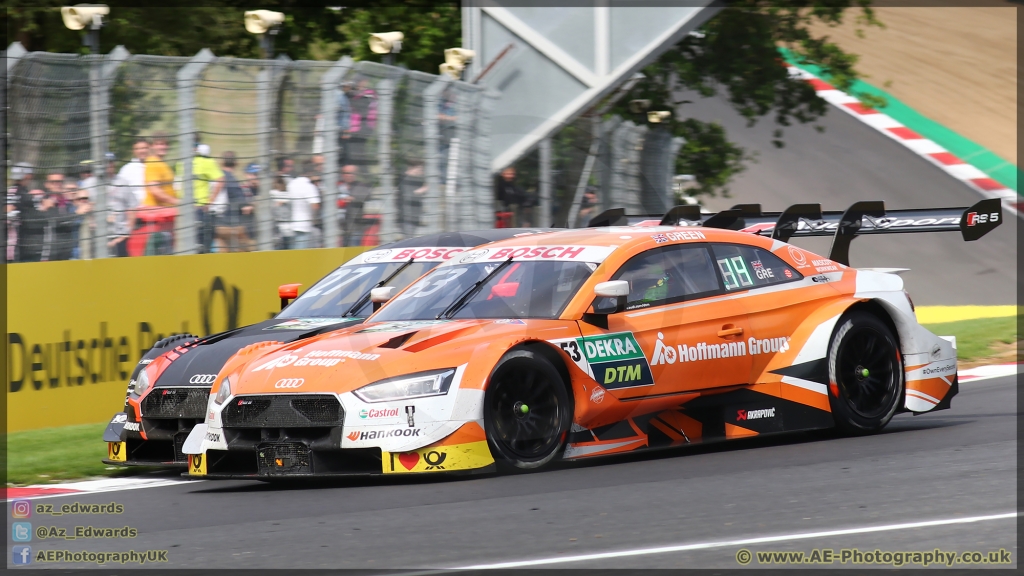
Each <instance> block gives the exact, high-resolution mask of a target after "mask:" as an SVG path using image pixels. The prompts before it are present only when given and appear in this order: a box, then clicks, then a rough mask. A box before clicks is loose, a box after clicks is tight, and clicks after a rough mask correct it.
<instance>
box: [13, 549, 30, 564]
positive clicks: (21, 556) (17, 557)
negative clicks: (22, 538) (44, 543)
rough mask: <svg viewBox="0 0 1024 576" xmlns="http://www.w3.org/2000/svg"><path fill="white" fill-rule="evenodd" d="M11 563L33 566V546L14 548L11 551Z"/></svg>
mask: <svg viewBox="0 0 1024 576" xmlns="http://www.w3.org/2000/svg"><path fill="white" fill-rule="evenodd" d="M11 562H13V563H14V564H31V563H32V547H31V546H14V547H12V549H11Z"/></svg>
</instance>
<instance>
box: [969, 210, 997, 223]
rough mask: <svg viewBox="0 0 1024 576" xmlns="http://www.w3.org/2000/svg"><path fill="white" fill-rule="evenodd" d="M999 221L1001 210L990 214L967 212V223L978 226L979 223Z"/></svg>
mask: <svg viewBox="0 0 1024 576" xmlns="http://www.w3.org/2000/svg"><path fill="white" fill-rule="evenodd" d="M989 222H991V223H993V224H994V223H996V222H999V212H991V213H989V214H978V213H977V212H968V213H967V225H968V226H977V225H978V224H986V223H989Z"/></svg>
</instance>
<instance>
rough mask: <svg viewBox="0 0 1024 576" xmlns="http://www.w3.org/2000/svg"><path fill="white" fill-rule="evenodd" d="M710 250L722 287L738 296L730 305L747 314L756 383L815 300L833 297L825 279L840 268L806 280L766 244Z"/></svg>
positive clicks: (715, 246)
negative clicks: (718, 271) (811, 280)
mask: <svg viewBox="0 0 1024 576" xmlns="http://www.w3.org/2000/svg"><path fill="white" fill-rule="evenodd" d="M711 250H712V254H713V255H714V257H715V262H716V264H717V265H718V267H719V269H720V270H721V272H722V276H723V280H724V286H725V289H726V292H728V293H731V294H735V295H736V296H738V298H736V305H737V306H739V307H742V309H743V310H744V311H746V313H747V314H748V316H749V319H750V329H751V330H750V333H749V334H748V336H747V338H748V340H747V352H748V353H749V354H750V358H751V374H750V381H751V382H756V381H757V380H758V378H759V376H760V375H761V373H762V372H763V371H764V370H765V368H766V367H767V366H768V364H769V363H770V362H771V361H772V359H773V358H774V357H775V356H776V355H777V354H780V353H785V352H787V351H788V350H789V349H790V347H791V342H790V340H791V338H792V336H793V332H794V330H795V329H796V327H797V326H798V325H800V324H801V323H802V322H804V320H805V319H806V318H807V317H808V316H810V315H811V313H812V312H813V311H814V310H815V309H817V308H818V307H819V306H820V305H821V299H822V298H834V297H835V296H836V291H835V290H834V289H833V288H832V287H831V286H830V285H829V282H831V281H834V278H833V276H834V275H835V274H841V272H836V273H832V274H826V275H818V276H816V277H815V279H814V280H815V281H814V282H813V283H810V284H809V283H807V282H804V281H803V280H804V277H803V275H801V274H800V273H799V272H798V271H797V270H796V269H794V268H793V267H791V266H789V265H788V264H786V263H785V262H783V260H782V259H781V258H779V257H778V256H775V255H774V254H772V253H771V251H770V250H768V249H767V248H759V247H756V246H749V245H745V244H725V243H721V244H719V243H715V244H712V245H711ZM793 344H794V345H795V343H793Z"/></svg>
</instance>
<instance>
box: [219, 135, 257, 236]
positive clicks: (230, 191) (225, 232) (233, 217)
mask: <svg viewBox="0 0 1024 576" xmlns="http://www.w3.org/2000/svg"><path fill="white" fill-rule="evenodd" d="M237 165H238V161H237V160H236V157H235V153H234V152H231V151H227V152H225V153H224V156H223V160H222V161H221V169H222V170H223V172H224V191H223V192H222V193H221V194H220V195H219V196H223V199H221V198H218V201H219V202H220V205H221V210H220V216H219V217H218V221H217V222H216V223H215V226H214V231H215V236H216V239H217V240H219V241H220V247H219V248H218V251H222V250H223V251H226V252H238V251H239V250H240V249H241V248H242V246H243V245H244V246H248V245H249V243H250V242H251V241H250V240H249V238H248V236H247V235H246V233H245V226H243V225H242V206H243V205H244V204H245V191H244V190H242V184H241V183H240V182H239V181H238V177H237V176H235V168H236V166H237Z"/></svg>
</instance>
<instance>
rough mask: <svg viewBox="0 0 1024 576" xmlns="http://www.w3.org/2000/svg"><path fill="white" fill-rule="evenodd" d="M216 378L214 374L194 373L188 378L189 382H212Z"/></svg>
mask: <svg viewBox="0 0 1024 576" xmlns="http://www.w3.org/2000/svg"><path fill="white" fill-rule="evenodd" d="M216 379H217V375H216V374H196V375H195V376H193V377H191V378H189V379H188V383H189V384H213V381H214V380H216Z"/></svg>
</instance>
